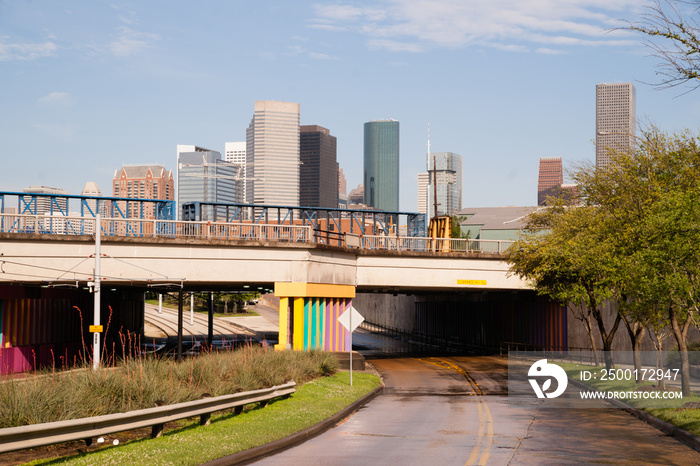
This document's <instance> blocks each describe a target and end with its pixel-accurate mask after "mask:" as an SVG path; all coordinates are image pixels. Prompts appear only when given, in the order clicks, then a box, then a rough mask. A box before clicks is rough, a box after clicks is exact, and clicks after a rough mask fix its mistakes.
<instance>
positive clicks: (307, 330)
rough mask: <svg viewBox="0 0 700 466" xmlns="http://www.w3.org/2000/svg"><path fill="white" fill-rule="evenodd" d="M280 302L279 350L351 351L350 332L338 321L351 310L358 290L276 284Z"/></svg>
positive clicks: (305, 284)
mask: <svg viewBox="0 0 700 466" xmlns="http://www.w3.org/2000/svg"><path fill="white" fill-rule="evenodd" d="M275 295H276V296H277V297H279V298H280V324H279V344H278V345H276V346H275V348H276V349H280V350H282V349H286V348H292V349H293V350H295V351H304V350H311V349H323V350H326V351H349V348H347V346H348V345H347V343H349V341H350V335H349V333H348V331H347V330H346V329H345V328H344V327H343V326H342V325H340V323H339V322H338V317H339V316H340V315H341V314H342V313H343V312H345V310H347V309H349V308H350V306H352V298H354V297H355V287H354V286H352V285H330V284H325V283H286V282H278V283H275Z"/></svg>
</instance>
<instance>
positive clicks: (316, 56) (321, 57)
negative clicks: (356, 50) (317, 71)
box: [309, 52, 338, 60]
mask: <svg viewBox="0 0 700 466" xmlns="http://www.w3.org/2000/svg"><path fill="white" fill-rule="evenodd" d="M309 57H310V58H313V59H314V60H338V57H333V56H331V55H327V54H325V53H313V52H312V53H309Z"/></svg>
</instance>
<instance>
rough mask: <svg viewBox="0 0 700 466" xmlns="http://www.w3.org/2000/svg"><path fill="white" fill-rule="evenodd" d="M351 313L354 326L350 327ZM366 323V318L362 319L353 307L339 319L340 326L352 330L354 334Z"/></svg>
mask: <svg viewBox="0 0 700 466" xmlns="http://www.w3.org/2000/svg"><path fill="white" fill-rule="evenodd" d="M350 313H352V326H351V325H350V320H351V319H350ZM364 321H365V318H364V317H362V315H360V313H359V312H357V309H355V308H354V307H352V306H350V309H348V310H347V311H345V312H343V313H342V314H341V315H340V317H338V322H340V324H341V325H342V326H343V327H345V328H346V329H347V330H350V332H354V331H355V329H356V328H357V327H359V325H360V324H361V323H362V322H364Z"/></svg>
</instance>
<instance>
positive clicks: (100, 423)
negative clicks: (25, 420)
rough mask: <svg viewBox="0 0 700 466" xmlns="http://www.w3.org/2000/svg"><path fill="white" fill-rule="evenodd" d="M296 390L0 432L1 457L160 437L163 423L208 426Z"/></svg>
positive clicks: (288, 388)
mask: <svg viewBox="0 0 700 466" xmlns="http://www.w3.org/2000/svg"><path fill="white" fill-rule="evenodd" d="M295 386H296V383H295V382H288V383H286V384H283V385H278V386H274V387H270V388H263V389H261V390H253V391H249V392H241V393H235V394H232V395H224V396H217V397H213V398H203V399H201V400H195V401H188V402H185V403H177V404H174V405H167V406H158V407H155V408H148V409H140V410H137V411H130V412H128V413H117V414H107V415H104V416H94V417H87V418H82V419H72V420H69V421H57V422H47V423H44V424H33V425H29V426H20V427H9V428H6V429H0V453H6V452H9V451H16V450H23V449H26V448H34V447H40V446H46V445H53V444H55V443H62V442H70V441H75V440H85V441H86V442H87V443H88V445H89V444H91V443H92V438H93V437H98V436H100V435H107V434H113V433H116V432H123V431H125V430H132V429H139V428H143V427H151V428H152V430H151V437H159V436H160V435H161V434H162V432H163V426H164V424H165V423H166V422H171V421H177V420H179V419H185V418H188V417H194V416H199V417H200V424H201V425H208V424H209V421H210V416H211V413H214V412H216V411H221V410H224V409H232V408H234V409H235V412H236V414H239V413H240V412H241V411H242V410H243V406H244V405H247V404H250V403H261V404H267V403H268V402H269V401H271V400H273V399H275V398H281V397H283V398H287V397H289V396H290V395H291V394H292V393H294V392H295V391H296V389H295Z"/></svg>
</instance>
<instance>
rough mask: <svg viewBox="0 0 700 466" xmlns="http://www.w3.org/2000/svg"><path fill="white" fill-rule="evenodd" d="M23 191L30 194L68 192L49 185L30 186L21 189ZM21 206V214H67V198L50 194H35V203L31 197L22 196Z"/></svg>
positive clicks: (58, 194) (60, 193)
mask: <svg viewBox="0 0 700 466" xmlns="http://www.w3.org/2000/svg"><path fill="white" fill-rule="evenodd" d="M22 191H23V192H25V193H31V194H47V195H57V196H60V195H62V194H63V195H65V194H70V193H69V192H68V191H66V190H65V189H61V188H52V187H50V186H30V187H28V188H24V189H23V190H22ZM22 201H23V204H22V205H23V206H26V209H25V208H22V209H21V211H20V213H21V214H35V215H44V214H57V215H68V198H65V197H64V198H60V197H58V198H53V199H52V198H51V197H50V196H46V197H44V196H37V197H36V198H35V202H36V203H35V204H34V203H33V202H32V197H30V196H22Z"/></svg>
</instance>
